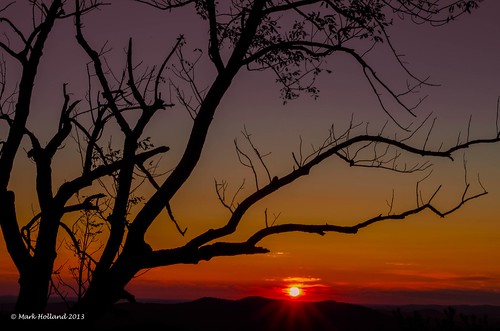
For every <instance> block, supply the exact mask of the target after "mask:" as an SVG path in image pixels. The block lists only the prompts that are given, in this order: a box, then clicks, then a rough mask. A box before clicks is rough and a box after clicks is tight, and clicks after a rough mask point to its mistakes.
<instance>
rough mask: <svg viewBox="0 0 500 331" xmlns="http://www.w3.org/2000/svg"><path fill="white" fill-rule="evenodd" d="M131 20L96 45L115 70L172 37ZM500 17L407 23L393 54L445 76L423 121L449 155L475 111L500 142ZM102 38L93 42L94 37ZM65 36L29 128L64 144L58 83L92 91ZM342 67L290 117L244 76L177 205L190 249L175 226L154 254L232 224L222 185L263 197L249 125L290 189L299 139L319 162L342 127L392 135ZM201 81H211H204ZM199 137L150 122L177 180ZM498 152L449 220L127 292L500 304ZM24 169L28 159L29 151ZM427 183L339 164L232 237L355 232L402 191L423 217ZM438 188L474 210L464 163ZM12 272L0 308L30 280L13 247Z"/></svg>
mask: <svg viewBox="0 0 500 331" xmlns="http://www.w3.org/2000/svg"><path fill="white" fill-rule="evenodd" d="M130 6H131V5H123V7H120V8H119V9H118V13H120V14H123V15H117V14H116V13H115V15H113V17H121V19H122V20H120V21H118V20H117V21H114V20H111V21H110V22H108V23H107V24H109V28H108V29H107V30H106V33H107V34H106V35H105V36H96V37H95V38H96V42H97V41H99V40H101V39H102V40H105V39H110V40H112V41H113V43H114V44H116V46H114V48H113V50H114V51H115V52H116V53H112V54H118V55H114V56H116V57H117V58H120V56H122V55H123V52H122V48H123V46H124V45H125V44H124V42H125V40H126V38H128V37H127V34H132V35H135V36H136V37H137V38H138V39H139V38H140V37H141V36H142V39H141V40H140V41H138V42H142V43H144V44H145V45H150V44H151V41H152V40H156V39H157V38H159V36H158V35H156V34H155V33H153V32H151V29H148V28H147V24H150V25H152V26H155V27H160V26H163V25H165V24H167V23H166V22H165V21H164V15H165V13H161V12H154V11H152V10H151V9H145V8H143V7H141V9H140V10H139V8H135V9H134V10H133V11H132V10H131V8H130ZM498 10H500V4H499V2H496V1H486V2H485V3H484V4H483V5H482V7H481V8H480V10H479V11H478V12H477V13H475V14H474V16H471V17H466V18H465V19H463V20H460V21H458V22H456V24H454V25H452V26H450V27H445V28H442V29H440V30H436V29H430V28H426V27H419V28H416V27H410V26H408V25H407V24H403V25H402V26H401V28H400V29H399V30H395V31H394V39H395V43H396V44H398V45H401V51H402V52H403V53H405V54H406V55H407V60H408V61H409V62H410V63H411V64H412V67H414V68H415V70H416V71H417V72H419V73H420V72H421V73H422V75H425V74H428V73H429V74H431V77H433V78H434V79H435V80H437V81H438V82H440V83H441V84H442V86H441V87H438V88H434V89H430V90H427V91H426V92H428V93H429V94H430V96H429V98H428V99H427V100H426V102H425V103H424V104H423V106H422V112H423V113H427V112H430V111H432V112H434V113H435V114H436V115H437V116H438V122H437V123H436V126H435V130H434V131H433V134H432V135H431V137H430V138H432V139H431V145H432V146H434V147H437V146H439V144H440V142H441V140H442V139H444V141H445V143H447V144H453V143H454V142H455V141H456V139H457V135H458V131H460V130H461V131H462V133H463V132H464V130H466V128H467V123H468V120H469V114H470V113H473V117H472V127H471V137H473V138H474V137H478V136H479V135H481V134H487V135H488V134H489V135H491V134H494V132H495V124H494V121H495V116H496V114H495V108H496V102H497V97H498V96H499V95H500V79H499V77H500V64H499V61H498V54H499V52H500V41H499V39H498V36H497V34H498V32H499V31H500V21H498V19H497V13H498ZM99 15H100V16H99ZM130 16H134V17H135V18H136V19H135V20H133V21H132V23H131V24H129V25H127V26H126V27H123V20H124V19H125V18H126V17H130ZM105 17H109V12H107V10H106V9H104V10H103V12H102V13H98V14H97V17H96V18H95V19H96V20H97V23H96V24H97V25H99V24H104V23H103V22H104V18H105ZM124 17H125V18H124ZM178 19H181V18H179V17H178ZM176 23H178V24H180V22H176ZM88 25H89V29H91V26H92V25H91V24H90V23H89V24H88ZM174 26H175V27H176V28H177V25H174ZM119 27H122V28H121V29H120V28H119ZM201 28H202V27H201V26H200V27H198V26H195V27H191V29H192V30H190V31H189V32H190V34H192V35H193V36H194V37H193V38H194V39H195V40H196V35H198V34H200V33H202V32H203V30H196V29H201ZM172 33H173V34H175V33H176V31H174V32H172ZM57 36H58V38H59V39H56V40H53V41H51V42H52V44H50V48H49V49H48V50H47V52H46V53H47V60H46V62H44V63H43V68H42V70H41V73H40V76H41V77H48V76H47V75H48V73H49V72H50V70H52V69H51V68H52V66H53V65H54V64H55V63H59V64H60V65H61V66H63V67H67V68H68V70H61V72H60V73H59V75H55V76H54V77H51V78H47V79H48V82H50V84H46V85H45V86H42V87H41V88H40V90H38V91H37V94H36V95H35V102H36V103H35V104H36V107H37V108H38V109H40V110H38V111H37V112H35V114H34V117H33V119H32V121H31V125H32V126H33V128H34V130H35V131H37V132H38V133H39V134H41V135H44V134H45V132H46V133H50V132H53V131H50V130H52V129H53V128H54V127H53V125H54V124H50V125H49V123H51V122H50V120H53V119H54V118H56V120H57V112H54V113H53V114H52V115H53V116H52V117H51V116H50V115H51V114H50V113H47V112H45V111H42V110H43V109H45V108H44V107H48V108H50V106H51V105H53V106H54V109H59V102H60V100H59V99H58V98H55V99H54V98H53V97H52V96H53V95H54V93H60V86H61V85H60V83H61V82H63V81H67V80H70V81H71V80H73V82H74V85H71V84H70V85H69V88H70V89H71V91H74V93H75V94H79V93H82V92H81V91H79V90H78V88H77V87H78V83H77V82H75V78H74V77H75V75H77V74H78V73H81V71H82V70H83V69H84V65H85V62H82V57H81V54H80V53H78V52H76V53H75V54H74V56H72V57H70V58H65V59H64V60H61V57H60V56H61V55H60V54H59V55H58V54H57V52H56V49H57V47H58V45H63V43H64V40H66V39H64V38H71V33H70V32H68V31H67V30H61V31H57ZM99 38H101V39H99ZM162 38H163V39H164V36H163V37H162ZM163 46H165V45H164V44H163ZM167 48H168V47H167ZM139 53H142V54H141V55H143V56H145V57H146V58H147V60H148V61H154V60H156V59H157V58H158V57H161V56H162V55H163V54H164V53H161V52H160V51H159V50H157V49H154V50H152V51H151V52H147V51H142V52H139ZM137 56H139V54H138V55H137ZM379 56H380V58H378V59H375V60H377V61H379V62H378V63H380V69H379V70H380V72H381V73H382V74H383V75H385V73H387V75H388V77H393V76H391V74H392V72H391V69H387V71H384V70H385V69H384V64H385V63H386V61H387V59H386V58H384V57H383V55H379ZM344 60H345V59H343V58H341V57H339V58H336V59H335V60H333V63H332V64H337V63H338V64H340V65H341V66H340V67H335V70H336V71H335V72H334V77H330V76H328V77H325V79H324V80H323V81H321V82H320V83H321V84H322V85H321V87H322V92H323V93H322V94H321V95H320V98H319V100H317V101H313V100H311V99H309V98H307V97H304V98H303V99H301V100H299V101H298V102H293V103H291V104H289V105H287V106H286V107H284V106H282V105H281V102H280V100H279V98H278V90H277V88H274V87H275V86H274V85H273V84H272V79H273V78H272V77H267V78H266V79H267V83H263V81H264V80H263V79H262V77H260V76H258V75H256V74H255V73H252V74H248V73H243V74H242V75H241V76H240V80H237V81H235V83H234V85H233V87H232V89H231V90H230V91H229V93H228V95H227V97H226V98H225V99H224V101H223V104H222V105H221V109H220V110H219V112H218V113H217V114H216V117H215V119H214V125H213V127H212V129H211V132H210V134H209V138H208V141H207V145H206V149H205V152H204V154H203V156H202V159H201V161H200V164H199V167H198V168H197V169H196V170H195V172H194V173H193V177H192V178H191V179H190V180H189V181H188V182H187V184H186V186H185V187H184V188H183V189H181V191H179V193H178V194H177V195H176V196H175V197H174V199H173V201H172V203H171V205H172V208H173V211H174V213H175V215H176V217H177V220H178V221H179V223H180V225H181V227H187V228H188V232H187V233H186V236H185V237H182V236H180V235H179V234H178V233H177V232H176V231H175V229H174V227H173V225H172V223H171V222H170V221H168V220H167V219H166V215H163V214H162V215H161V217H160V219H158V220H157V222H156V223H155V224H153V226H152V228H151V229H150V231H149V232H148V240H149V243H150V244H151V245H152V246H153V248H157V249H160V248H168V247H176V246H178V245H182V244H183V243H185V242H186V241H188V240H189V239H190V238H192V237H193V236H195V235H197V234H199V233H201V232H203V231H206V230H207V229H209V228H212V227H216V226H220V225H222V224H224V222H225V221H226V220H227V219H228V216H229V215H228V213H227V210H226V209H225V208H224V207H223V206H222V205H221V204H220V203H219V201H218V199H217V196H216V194H215V190H214V178H215V179H218V180H226V181H228V183H229V184H230V186H229V188H228V190H229V191H228V194H232V193H233V192H235V190H236V189H237V188H238V187H239V185H240V184H241V183H242V180H243V179H244V178H246V185H245V189H244V190H243V191H242V192H241V193H240V194H241V195H240V196H239V197H244V196H246V195H247V194H249V193H251V192H252V190H253V189H254V187H253V186H252V184H253V181H252V177H251V173H250V172H249V170H248V169H246V168H244V167H242V166H241V165H240V164H239V162H238V159H237V157H236V153H235V152H234V147H233V139H234V138H238V139H239V141H241V142H243V137H242V136H241V130H243V128H244V126H245V127H246V128H247V129H248V130H249V132H251V133H252V134H253V136H252V137H253V138H254V139H255V140H254V142H255V143H256V145H257V146H258V147H260V148H261V149H262V152H264V153H265V152H271V154H270V156H269V157H267V158H266V161H268V162H269V163H268V164H269V167H270V169H271V170H272V171H273V173H275V174H277V175H278V176H280V175H282V174H284V173H286V172H287V171H289V170H290V169H291V167H292V165H293V159H292V157H291V153H292V152H296V151H297V149H298V146H299V136H300V137H302V139H303V141H304V148H305V149H307V148H309V146H310V145H311V144H315V145H318V144H319V143H321V142H322V140H323V139H324V138H325V137H326V135H327V133H328V129H329V127H330V125H331V123H332V122H335V123H336V125H338V127H339V129H340V130H341V129H345V128H346V127H347V125H348V121H349V119H350V117H351V113H354V114H355V119H357V120H359V121H370V125H371V126H373V128H374V129H375V128H377V127H380V126H381V125H382V124H383V123H384V122H385V121H386V117H385V115H384V114H383V112H382V111H381V110H380V109H379V108H378V107H377V105H376V104H375V103H374V97H373V95H372V94H370V91H369V88H368V86H367V85H366V82H364V81H363V79H362V77H361V76H360V72H359V70H358V71H357V68H356V67H355V66H353V64H352V63H345V62H344ZM58 61H59V62H58ZM61 61H62V62H61ZM335 61H337V62H335ZM203 73H205V72H203ZM205 74H206V76H207V79H209V77H208V76H209V75H211V72H210V71H209V70H206V73H205ZM202 79H205V76H203V75H202ZM330 79H333V82H330V81H329V80H330ZM55 95H56V96H58V97H59V96H60V94H55ZM172 123H174V125H171V124H172ZM337 123H338V124H337ZM190 124H191V121H190V119H189V116H188V115H187V114H186V112H185V111H183V110H182V109H180V108H179V109H174V110H173V111H171V112H168V113H166V114H163V115H162V116H161V118H159V119H158V120H156V121H155V122H154V123H152V126H151V128H150V133H151V136H152V137H153V140H154V141H155V142H157V145H160V144H166V145H168V146H170V147H171V151H170V152H168V153H167V155H165V157H164V160H163V161H162V162H163V163H162V164H163V166H164V169H170V168H171V167H172V166H174V165H175V162H176V161H177V160H178V157H179V155H180V153H181V152H182V148H183V147H184V142H185V139H186V137H187V134H188V132H189V131H188V130H189V128H190ZM49 128H50V130H49ZM44 130H47V131H44ZM498 150H499V146H498V145H496V146H485V147H479V148H474V149H473V150H470V151H467V154H466V155H467V156H466V159H467V162H468V163H467V168H468V174H467V176H468V177H467V178H468V180H469V182H470V183H471V188H470V190H471V193H474V192H478V191H480V189H481V188H480V186H479V185H478V184H477V180H476V179H477V176H478V174H479V175H480V180H481V183H482V184H483V185H484V186H485V188H486V190H487V191H488V192H489V194H488V195H486V196H484V197H482V198H480V199H477V200H474V201H472V202H471V203H469V204H467V205H466V206H464V207H463V208H462V209H461V210H459V211H458V212H456V213H455V214H453V215H451V216H449V217H447V218H445V219H439V218H438V217H436V216H435V215H431V214H430V213H424V214H420V215H417V216H414V217H411V218H409V219H407V220H404V221H389V222H387V223H384V224H377V225H374V226H372V227H369V228H367V229H364V230H362V231H361V232H360V233H359V234H357V235H342V234H334V233H331V234H327V235H325V236H324V237H319V236H317V235H310V234H286V235H280V236H273V237H270V238H267V239H266V240H264V241H263V242H262V243H261V244H262V245H263V246H265V247H267V248H269V249H270V250H271V251H272V253H270V254H267V255H260V256H241V257H224V258H215V259H213V260H212V261H209V262H202V263H200V264H198V265H178V266H169V267H163V268H157V269H155V270H149V271H147V272H146V273H144V274H143V275H140V276H138V277H137V278H136V279H135V280H134V281H133V282H132V283H131V284H130V285H129V290H130V291H131V292H132V293H134V294H135V295H137V296H138V297H140V298H156V299H195V298H198V297H202V296H218V297H226V298H241V297H244V296H248V295H262V296H268V297H284V296H286V294H285V293H283V289H284V288H286V287H287V286H289V285H292V284H300V285H301V286H302V288H303V290H304V295H303V296H302V298H304V299H307V300H324V299H332V300H339V301H346V302H361V303H444V304H446V303H489V304H498V305H500V264H499V263H497V262H496V261H500V222H499V216H498V215H500V203H499V201H500V153H498ZM71 153H74V150H73V151H71V150H68V151H67V153H66V154H64V156H63V157H60V158H59V159H57V160H55V163H56V164H57V165H58V166H57V171H55V173H56V174H57V175H58V178H57V180H58V181H59V182H62V181H64V180H65V179H68V178H71V176H72V175H73V174H78V171H79V169H78V168H77V167H70V166H68V162H69V160H71V159H72V158H74V157H75V154H71ZM20 155H22V158H24V154H23V152H22V151H21V153H20ZM23 162H24V163H23ZM17 166H18V168H17V170H16V172H15V174H14V176H13V180H12V183H11V189H14V190H16V192H17V193H16V194H17V201H18V205H19V211H18V216H19V218H20V220H23V222H27V221H29V219H30V218H31V216H32V214H33V210H36V203H35V201H34V200H33V198H34V196H35V195H34V192H33V190H32V188H33V169H34V168H33V164H31V163H30V162H27V161H25V160H24V161H19V163H18V164H17ZM423 176H424V174H422V173H420V174H412V175H401V174H394V173H389V172H387V171H383V170H381V169H364V168H349V167H348V166H347V165H345V164H343V163H342V162H339V161H338V160H330V161H328V162H326V163H325V164H323V165H321V166H320V167H318V168H317V169H315V170H314V171H313V172H311V175H310V176H308V177H307V178H303V179H301V180H299V181H298V182H297V183H295V184H293V185H291V186H290V187H287V188H285V189H283V190H282V191H280V192H278V193H277V194H276V195H274V196H272V197H270V198H269V199H267V200H265V201H263V202H260V203H258V204H257V205H255V206H254V207H253V208H252V209H251V210H250V211H249V212H248V214H247V216H246V217H245V218H244V220H243V222H242V224H241V229H240V231H239V232H238V234H236V235H235V236H233V237H231V238H230V239H234V240H237V239H240V240H241V239H244V238H247V237H248V236H249V235H250V234H251V233H253V232H254V231H256V230H257V229H259V228H261V227H263V226H264V225H265V222H264V210H265V209H266V208H267V210H268V215H273V214H276V215H278V214H279V215H280V216H279V218H278V219H277V223H293V222H305V223H309V222H310V223H329V224H339V225H348V224H354V223H357V222H360V221H363V220H365V219H367V218H370V217H373V216H375V215H378V214H380V213H386V212H387V211H388V206H387V201H388V200H390V199H391V196H392V194H393V191H394V194H395V208H396V209H397V210H403V209H405V208H413V207H415V204H416V201H415V183H416V182H417V181H418V180H420V179H421V178H423ZM440 184H443V188H442V190H441V192H440V195H439V196H438V197H437V198H436V203H437V205H438V206H441V207H443V208H444V209H446V208H448V207H450V206H453V204H455V203H456V202H458V201H459V200H460V198H461V195H462V191H463V188H464V173H463V163H462V155H461V154H457V159H456V161H455V162H450V161H449V160H440V161H439V162H437V163H436V168H435V170H434V172H433V173H432V176H431V177H430V178H429V179H428V180H427V181H426V182H425V183H424V185H423V186H422V190H423V193H424V196H426V197H429V196H430V195H431V194H432V192H433V191H434V190H435V189H436V188H437V186H439V185H440ZM144 194H148V191H147V190H146V191H145V192H144ZM65 254H66V253H64V252H62V251H61V252H60V253H59V258H58V261H57V262H58V264H59V265H61V264H64V263H65V262H66V256H65ZM0 265H1V266H2V267H1V268H0V295H2V294H9V295H10V294H13V295H15V294H16V291H17V283H16V278H17V275H16V272H15V270H14V268H13V265H12V263H11V262H10V260H9V257H8V255H7V253H6V249H5V245H4V243H3V241H2V244H1V245H0Z"/></svg>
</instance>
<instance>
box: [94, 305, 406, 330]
mask: <svg viewBox="0 0 500 331" xmlns="http://www.w3.org/2000/svg"><path fill="white" fill-rule="evenodd" d="M139 327H140V328H139ZM138 329H142V330H169V331H271V330H272V331H279V330H283V331H355V330H372V331H390V330H397V328H396V324H395V320H394V318H393V317H392V316H390V315H388V314H385V313H383V312H380V311H377V310H375V309H371V308H367V307H363V306H359V305H353V304H347V303H340V302H335V301H322V302H300V301H289V300H272V299H266V298H262V297H248V298H245V299H241V300H234V301H233V300H223V299H216V298H203V299H199V300H195V301H192V302H186V303H177V304H150V303H143V304H136V305H131V304H121V305H117V309H116V311H115V312H113V313H112V314H109V315H108V316H107V317H106V318H104V319H103V320H102V321H101V323H100V325H99V327H97V329H96V330H103V331H104V330H109V331H111V330H138Z"/></svg>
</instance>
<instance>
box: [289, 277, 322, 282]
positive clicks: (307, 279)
mask: <svg viewBox="0 0 500 331" xmlns="http://www.w3.org/2000/svg"><path fill="white" fill-rule="evenodd" d="M320 280H321V278H316V277H286V278H284V279H283V281H284V282H287V283H313V282H319V281H320Z"/></svg>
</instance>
